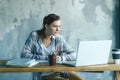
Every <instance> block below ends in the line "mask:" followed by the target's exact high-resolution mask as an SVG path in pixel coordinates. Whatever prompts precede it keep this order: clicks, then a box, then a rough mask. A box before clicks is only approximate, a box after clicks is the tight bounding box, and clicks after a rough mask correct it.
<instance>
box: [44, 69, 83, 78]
mask: <svg viewBox="0 0 120 80" xmlns="http://www.w3.org/2000/svg"><path fill="white" fill-rule="evenodd" d="M42 80H82V78H81V77H80V76H79V75H78V74H76V73H75V72H73V71H71V72H68V78H63V77H60V76H59V75H57V74H50V75H46V76H42Z"/></svg>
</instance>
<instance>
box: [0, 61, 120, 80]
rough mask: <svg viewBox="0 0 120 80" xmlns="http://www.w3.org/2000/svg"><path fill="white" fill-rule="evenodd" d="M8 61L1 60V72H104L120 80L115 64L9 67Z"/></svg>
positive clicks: (118, 69) (118, 67)
mask: <svg viewBox="0 0 120 80" xmlns="http://www.w3.org/2000/svg"><path fill="white" fill-rule="evenodd" d="M5 63H6V60H0V72H1V73H6V72H9V73H10V72H61V71H64V72H69V71H75V72H104V71H114V73H115V77H114V80H120V78H119V71H120V65H115V64H112V63H110V64H104V65H93V66H82V67H71V66H66V65H55V66H49V65H48V64H38V65H36V66H34V67H29V68H28V67H26V68H20V67H8V66H6V65H5Z"/></svg>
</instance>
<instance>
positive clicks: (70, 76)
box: [68, 71, 83, 80]
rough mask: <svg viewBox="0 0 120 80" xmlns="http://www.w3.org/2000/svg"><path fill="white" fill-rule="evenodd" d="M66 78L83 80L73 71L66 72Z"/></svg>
mask: <svg viewBox="0 0 120 80" xmlns="http://www.w3.org/2000/svg"><path fill="white" fill-rule="evenodd" d="M68 78H69V80H83V79H82V78H81V77H80V76H79V75H78V74H76V73H75V72H74V71H71V72H68Z"/></svg>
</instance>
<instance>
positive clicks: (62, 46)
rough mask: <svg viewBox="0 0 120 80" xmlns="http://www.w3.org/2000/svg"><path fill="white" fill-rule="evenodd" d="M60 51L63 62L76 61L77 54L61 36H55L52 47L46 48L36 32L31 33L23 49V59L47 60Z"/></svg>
mask: <svg viewBox="0 0 120 80" xmlns="http://www.w3.org/2000/svg"><path fill="white" fill-rule="evenodd" d="M56 50H59V51H58V55H59V56H61V57H62V59H63V60H75V58H76V52H75V51H74V50H73V49H72V48H71V47H70V46H69V45H68V44H67V42H66V41H65V39H64V38H63V37H62V36H61V35H57V36H55V37H54V38H53V39H52V41H51V43H50V45H49V46H48V47H46V46H45V45H44V44H43V43H42V40H41V39H40V38H39V36H38V34H37V32H36V31H33V32H31V33H30V35H29V37H28V38H27V40H26V42H25V45H24V47H23V49H22V53H21V58H32V59H36V60H45V59H46V57H47V56H48V55H49V54H51V53H53V52H55V51H56Z"/></svg>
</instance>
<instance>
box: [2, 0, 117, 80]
mask: <svg viewBox="0 0 120 80" xmlns="http://www.w3.org/2000/svg"><path fill="white" fill-rule="evenodd" d="M114 1H115V0H0V59H12V58H18V57H20V52H21V49H22V47H23V45H24V43H25V40H26V38H27V37H28V35H29V33H30V32H31V31H33V30H36V29H40V28H41V26H42V19H43V17H44V16H45V15H47V14H49V13H56V14H58V15H60V16H61V20H62V29H61V32H60V34H61V35H63V36H64V37H65V39H66V40H67V41H68V43H69V44H70V45H71V46H72V47H73V48H74V49H77V43H78V41H79V40H106V39H112V40H113V42H114V40H115V38H114V36H115V35H114V29H113V28H114V25H113V23H114V21H113V15H114V6H115V4H114V3H115V2H114ZM78 74H80V75H81V76H82V77H83V79H84V80H112V72H105V73H85V72H79V73H78ZM31 75H32V74H31V73H12V74H11V73H0V77H1V78H0V80H9V79H11V80H16V79H17V80H31ZM25 76H26V77H25ZM10 77H11V78H10Z"/></svg>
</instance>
